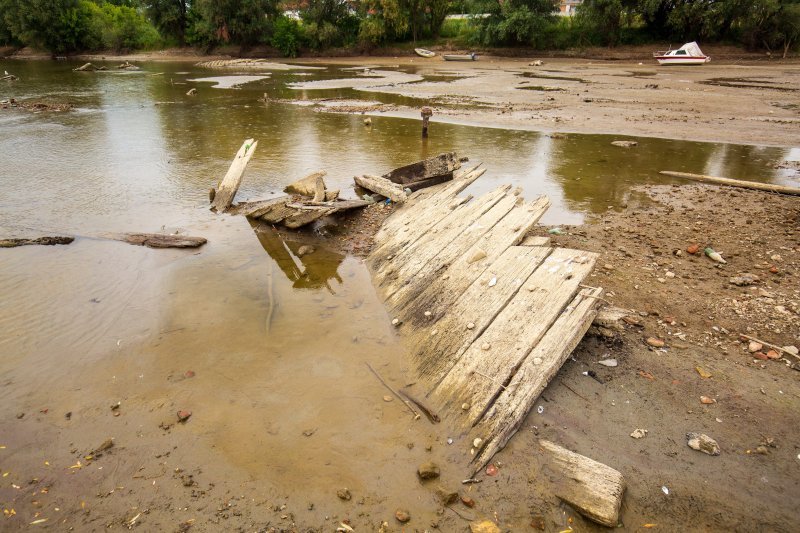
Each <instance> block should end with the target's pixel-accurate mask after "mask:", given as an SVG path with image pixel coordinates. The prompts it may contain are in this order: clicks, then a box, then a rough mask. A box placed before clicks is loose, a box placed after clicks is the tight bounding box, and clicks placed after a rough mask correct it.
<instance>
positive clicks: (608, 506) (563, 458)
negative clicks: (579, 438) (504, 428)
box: [539, 440, 625, 527]
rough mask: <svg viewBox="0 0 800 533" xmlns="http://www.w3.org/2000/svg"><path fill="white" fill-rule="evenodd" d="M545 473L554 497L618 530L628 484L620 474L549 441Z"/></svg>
mask: <svg viewBox="0 0 800 533" xmlns="http://www.w3.org/2000/svg"><path fill="white" fill-rule="evenodd" d="M539 445H540V446H541V447H542V449H543V450H544V451H545V452H546V455H545V460H546V462H547V465H546V466H545V468H546V470H547V471H548V472H549V473H550V474H551V475H552V479H553V481H554V483H555V485H556V487H555V494H556V496H558V497H559V498H561V499H562V500H564V501H565V502H567V503H569V504H570V505H572V506H573V507H575V508H576V509H577V510H578V511H579V512H580V513H581V514H582V515H584V516H585V517H587V518H589V519H590V520H593V521H595V522H597V523H599V524H602V525H604V526H608V527H617V525H618V524H619V509H620V506H621V505H622V495H623V493H624V492H625V480H624V479H623V477H622V474H620V473H619V472H618V471H616V470H614V469H613V468H611V467H609V466H606V465H604V464H602V463H598V462H597V461H595V460H593V459H589V458H588V457H584V456H583V455H579V454H577V453H574V452H571V451H569V450H567V449H566V448H562V447H561V446H559V445H557V444H554V443H552V442H549V441H546V440H540V441H539Z"/></svg>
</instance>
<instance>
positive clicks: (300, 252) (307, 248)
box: [297, 244, 314, 257]
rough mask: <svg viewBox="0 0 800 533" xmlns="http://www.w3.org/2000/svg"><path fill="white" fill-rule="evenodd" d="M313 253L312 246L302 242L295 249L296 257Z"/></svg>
mask: <svg viewBox="0 0 800 533" xmlns="http://www.w3.org/2000/svg"><path fill="white" fill-rule="evenodd" d="M313 253H314V247H313V246H309V245H307V244H304V245H303V246H301V247H300V248H298V249H297V257H303V256H304V255H309V254H313Z"/></svg>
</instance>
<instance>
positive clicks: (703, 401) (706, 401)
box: [700, 396, 717, 405]
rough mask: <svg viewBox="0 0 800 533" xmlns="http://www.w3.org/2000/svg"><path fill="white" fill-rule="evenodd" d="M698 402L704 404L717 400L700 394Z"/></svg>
mask: <svg viewBox="0 0 800 533" xmlns="http://www.w3.org/2000/svg"><path fill="white" fill-rule="evenodd" d="M700 403H702V404H705V405H711V404H712V403H717V400H715V399H714V398H709V397H708V396H700Z"/></svg>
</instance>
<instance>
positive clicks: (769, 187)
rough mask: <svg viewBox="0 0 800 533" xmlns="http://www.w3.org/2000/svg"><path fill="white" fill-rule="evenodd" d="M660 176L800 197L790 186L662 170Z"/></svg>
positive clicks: (795, 188) (798, 192) (799, 192)
mask: <svg viewBox="0 0 800 533" xmlns="http://www.w3.org/2000/svg"><path fill="white" fill-rule="evenodd" d="M659 174H663V175H664V176H672V177H673V178H686V179H688V180H693V181H700V182H703V183H712V184H714V185H727V186H728V187H739V188H741V189H751V190H754V191H765V192H774V193H778V194H788V195H792V196H800V188H797V187H789V186H788V185H775V184H772V183H758V182H755V181H743V180H734V179H731V178H718V177H716V176H706V175H703V174H690V173H688V172H673V171H671V170H662V171H661V172H659Z"/></svg>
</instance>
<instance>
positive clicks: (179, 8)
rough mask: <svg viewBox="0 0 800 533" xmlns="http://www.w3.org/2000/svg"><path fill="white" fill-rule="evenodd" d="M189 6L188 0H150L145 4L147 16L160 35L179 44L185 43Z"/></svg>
mask: <svg viewBox="0 0 800 533" xmlns="http://www.w3.org/2000/svg"><path fill="white" fill-rule="evenodd" d="M189 8H190V3H189V0H150V1H148V2H146V5H145V9H146V12H147V16H148V17H149V18H150V20H151V21H152V22H153V24H154V25H155V27H156V28H158V31H160V32H161V35H163V36H164V37H167V38H172V39H175V40H176V41H177V42H178V44H179V45H181V46H183V45H184V44H186V29H187V27H188V25H189Z"/></svg>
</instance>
